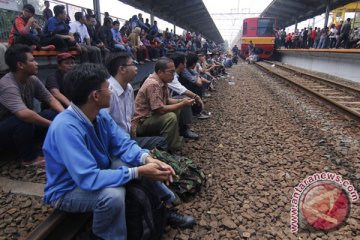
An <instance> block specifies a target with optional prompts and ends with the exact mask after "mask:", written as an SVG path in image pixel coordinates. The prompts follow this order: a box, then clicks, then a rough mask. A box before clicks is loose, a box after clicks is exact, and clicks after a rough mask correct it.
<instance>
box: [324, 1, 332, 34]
mask: <svg viewBox="0 0 360 240" xmlns="http://www.w3.org/2000/svg"><path fill="white" fill-rule="evenodd" d="M330 5H331V0H327V5H326V13H325V23H324V28H325V27H327V25H328V22H329V15H330Z"/></svg>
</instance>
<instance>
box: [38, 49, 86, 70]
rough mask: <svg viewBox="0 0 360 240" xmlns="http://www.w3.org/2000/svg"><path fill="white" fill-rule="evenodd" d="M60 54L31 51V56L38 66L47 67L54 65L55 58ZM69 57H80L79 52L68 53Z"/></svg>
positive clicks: (55, 62) (56, 52)
mask: <svg viewBox="0 0 360 240" xmlns="http://www.w3.org/2000/svg"><path fill="white" fill-rule="evenodd" d="M59 53H60V52H58V51H43V50H34V51H32V55H33V56H34V57H35V60H36V61H37V63H38V64H39V66H49V65H56V64H57V61H56V56H57V55H58V54H59ZM68 53H70V54H71V55H73V56H75V57H79V56H80V52H78V51H68Z"/></svg>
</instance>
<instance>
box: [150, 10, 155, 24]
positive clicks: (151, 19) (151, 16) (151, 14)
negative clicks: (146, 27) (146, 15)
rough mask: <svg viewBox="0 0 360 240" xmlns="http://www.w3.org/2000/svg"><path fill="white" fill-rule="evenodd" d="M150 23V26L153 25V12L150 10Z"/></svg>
mask: <svg viewBox="0 0 360 240" xmlns="http://www.w3.org/2000/svg"><path fill="white" fill-rule="evenodd" d="M150 24H151V26H152V25H154V14H153V13H152V12H151V13H150Z"/></svg>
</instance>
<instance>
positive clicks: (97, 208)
mask: <svg viewBox="0 0 360 240" xmlns="http://www.w3.org/2000/svg"><path fill="white" fill-rule="evenodd" d="M54 206H55V207H56V208H57V209H59V210H62V211H65V212H93V214H94V215H93V224H92V230H93V233H94V234H95V235H96V236H98V237H100V238H102V239H104V240H107V239H109V240H113V239H114V240H115V239H116V240H125V239H126V235H127V232H126V218H125V188H124V187H114V188H105V189H102V190H98V191H85V190H82V189H80V188H79V187H77V188H75V189H74V190H72V191H71V192H68V193H66V194H65V195H64V196H63V197H61V198H59V199H58V200H57V201H55V203H54Z"/></svg>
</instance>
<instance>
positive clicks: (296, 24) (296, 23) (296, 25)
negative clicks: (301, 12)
mask: <svg viewBox="0 0 360 240" xmlns="http://www.w3.org/2000/svg"><path fill="white" fill-rule="evenodd" d="M297 27H298V20H297V19H295V32H296V30H297Z"/></svg>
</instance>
